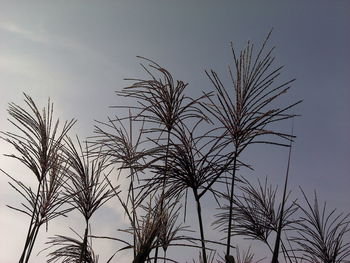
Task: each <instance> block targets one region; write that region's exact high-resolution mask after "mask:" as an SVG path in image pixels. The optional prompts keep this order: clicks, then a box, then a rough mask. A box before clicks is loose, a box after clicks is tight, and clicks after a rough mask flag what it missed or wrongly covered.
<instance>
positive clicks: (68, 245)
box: [46, 233, 98, 263]
mask: <svg viewBox="0 0 350 263" xmlns="http://www.w3.org/2000/svg"><path fill="white" fill-rule="evenodd" d="M76 234H77V233H76ZM77 235H78V234H77ZM78 237H79V239H75V238H72V237H67V236H61V235H56V236H54V237H50V240H49V241H48V242H46V244H48V245H50V247H49V248H56V247H57V249H55V250H54V251H53V252H51V253H50V254H49V255H48V257H49V259H48V260H47V262H48V263H51V262H58V261H61V262H62V263H76V262H84V263H98V256H97V255H95V253H94V251H93V249H92V245H91V243H92V240H91V239H90V242H88V241H85V237H81V236H79V235H78ZM82 251H84V253H83V254H82Z"/></svg>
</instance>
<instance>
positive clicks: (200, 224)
mask: <svg viewBox="0 0 350 263" xmlns="http://www.w3.org/2000/svg"><path fill="white" fill-rule="evenodd" d="M193 194H194V198H195V200H196V203H197V215H198V222H199V231H200V235H201V243H202V254H203V263H207V253H206V249H205V238H204V229H203V221H202V208H201V202H200V198H199V197H198V193H197V190H196V189H193Z"/></svg>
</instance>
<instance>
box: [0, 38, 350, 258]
mask: <svg viewBox="0 0 350 263" xmlns="http://www.w3.org/2000/svg"><path fill="white" fill-rule="evenodd" d="M269 37H270V34H269V35H268V37H267V38H266V40H265V41H264V42H263V44H262V45H261V48H259V49H258V51H257V52H255V50H254V45H253V44H251V43H248V45H247V46H246V48H244V49H243V50H242V51H241V52H240V53H239V54H238V55H237V53H236V52H235V50H234V48H233V46H232V53H233V62H234V65H233V68H229V76H230V78H231V83H230V84H229V87H227V85H225V84H224V83H223V82H222V81H221V79H220V77H219V75H218V74H217V73H216V72H215V71H213V70H210V71H207V72H206V74H207V76H208V77H209V80H210V83H211V84H212V85H213V87H214V91H213V92H211V93H206V92H203V94H202V96H200V97H198V98H195V99H194V98H191V97H190V96H187V95H186V93H185V91H186V88H187V87H188V84H186V83H185V82H183V81H179V80H174V78H173V77H172V75H171V74H170V72H169V71H167V70H166V69H164V68H163V67H161V66H160V65H158V64H157V63H155V62H153V61H151V60H148V59H145V58H141V59H142V60H143V61H144V62H145V63H147V64H148V65H143V64H142V67H143V69H144V70H145V71H146V73H147V74H148V78H146V79H128V80H129V81H132V84H131V85H130V86H128V87H126V88H124V89H122V90H121V91H119V92H117V95H118V96H119V98H120V97H122V98H123V99H124V100H125V101H128V102H129V103H130V105H132V106H119V105H118V106H115V107H114V108H116V109H117V110H118V116H115V117H114V118H108V120H107V121H105V122H103V121H99V122H97V123H96V126H95V130H94V136H92V137H90V138H88V140H87V142H84V144H83V145H84V147H83V146H82V143H81V142H80V140H79V139H77V140H76V142H74V141H73V140H71V139H70V138H69V137H68V136H67V132H68V130H69V129H70V128H71V126H72V125H73V123H74V121H71V122H67V123H65V125H64V127H63V129H62V132H61V133H58V121H57V123H56V124H55V125H54V126H53V127H52V106H51V105H50V103H49V106H48V107H47V109H45V110H44V111H43V113H42V114H41V113H40V112H39V111H38V110H37V108H36V106H35V104H34V102H33V101H32V99H31V98H30V97H29V96H27V95H26V102H27V104H28V105H29V107H30V111H29V112H27V111H25V110H24V109H22V108H21V107H19V106H17V105H15V104H11V105H10V109H9V113H10V115H11V116H12V118H13V119H14V121H12V123H13V124H14V125H15V126H16V128H18V129H19V130H20V132H22V133H23V134H22V135H16V134H13V133H5V134H4V135H5V140H7V141H8V142H9V143H11V144H12V145H14V146H15V148H16V150H17V151H18V152H19V155H10V156H11V157H14V158H17V159H19V160H20V161H21V162H22V163H24V164H25V165H26V166H27V167H28V168H30V170H31V171H32V172H33V173H34V175H35V176H36V178H37V180H38V190H37V192H36V193H35V192H33V191H32V190H31V188H30V187H27V186H25V185H24V184H23V183H22V182H21V181H19V180H16V179H14V178H13V177H10V178H11V179H12V182H11V183H10V184H11V186H12V187H13V188H15V190H16V191H18V192H19V193H20V194H21V195H22V196H24V197H25V199H26V201H27V203H28V204H24V208H14V207H11V208H14V209H16V210H18V211H20V212H23V213H25V214H27V215H29V216H30V217H31V223H30V226H29V230H28V235H27V240H26V242H25V247H24V251H23V255H22V257H21V260H20V262H28V260H29V256H30V253H31V250H32V248H33V245H34V241H35V238H36V235H37V232H38V229H39V227H40V225H42V224H43V223H46V224H48V222H49V220H51V219H53V218H55V217H57V216H59V215H66V214H67V213H68V212H70V211H71V210H73V209H77V210H78V211H79V212H80V214H81V215H82V216H83V218H84V220H85V232H84V234H83V235H81V236H80V235H78V234H77V233H76V234H77V235H78V236H79V239H76V238H73V237H69V236H62V235H56V236H54V237H52V238H51V239H50V240H49V241H48V242H47V244H48V246H49V248H48V249H51V252H50V253H49V255H48V256H49V262H91V263H92V262H97V261H98V256H97V255H96V254H95V252H94V251H93V248H92V239H93V238H104V239H109V240H114V241H117V242H118V243H119V244H122V247H121V248H119V249H116V252H115V253H114V254H113V255H111V256H110V258H109V260H108V262H112V260H114V259H115V258H116V257H117V255H118V253H119V252H120V251H123V250H128V249H130V250H132V252H133V262H134V263H142V262H155V263H156V262H158V261H164V262H166V261H170V262H176V261H175V260H174V259H171V258H169V257H168V256H167V251H168V250H169V249H170V248H171V247H173V246H176V247H178V246H180V247H192V248H196V249H199V251H200V252H199V260H198V261H199V262H203V263H208V262H225V263H232V262H236V263H237V262H241V263H251V262H259V261H256V260H254V258H253V257H254V256H253V253H252V252H251V250H250V249H249V250H247V251H245V252H243V253H242V252H240V250H239V249H238V247H237V246H236V245H237V244H236V243H235V242H233V238H234V237H235V236H244V237H246V238H249V239H251V240H255V241H261V242H263V243H264V244H266V246H267V248H268V249H269V253H271V254H270V256H272V263H277V262H278V258H279V257H280V258H281V257H282V256H283V257H284V259H285V261H286V262H302V261H307V262H324V263H331V262H332V263H335V262H343V260H345V259H346V258H347V257H348V256H349V254H350V252H349V249H350V247H349V246H350V243H347V242H345V241H344V238H345V235H346V234H347V232H349V229H350V228H349V222H348V216H347V215H345V216H342V215H339V216H337V215H336V214H335V212H334V211H332V212H331V213H329V214H327V213H326V210H325V208H323V210H322V213H321V214H320V212H319V208H318V203H317V199H316V201H315V205H314V206H311V205H310V203H309V201H308V199H307V198H306V197H305V200H306V202H307V207H306V208H304V207H303V206H302V205H301V204H299V203H297V201H296V200H290V199H291V198H289V196H290V195H289V192H288V187H287V186H288V178H289V165H290V156H291V152H290V151H289V158H288V168H287V172H286V174H285V176H284V179H285V180H284V185H283V191H282V194H281V193H280V192H279V191H277V187H275V186H273V185H272V184H270V183H268V181H267V180H265V182H264V183H261V182H260V181H259V182H258V184H257V185H255V184H254V183H252V182H251V180H248V179H247V177H245V176H244V177H239V176H238V175H237V172H238V170H240V171H241V170H247V171H251V169H250V168H251V166H250V165H248V164H246V163H244V162H243V161H242V158H241V155H242V153H243V152H244V151H245V149H246V148H248V146H249V147H250V146H252V145H254V144H256V143H261V144H268V145H277V146H284V147H289V149H291V147H292V141H293V139H294V138H295V137H294V136H293V132H292V133H291V134H289V133H285V132H280V131H277V130H275V129H273V127H276V125H273V124H276V123H279V122H280V121H283V120H288V119H292V118H294V117H295V116H296V115H295V114H293V113H290V109H291V108H293V107H294V106H295V105H297V104H298V103H300V101H298V102H296V103H292V104H288V105H287V106H283V107H277V106H276V105H277V102H278V98H280V97H281V96H282V95H284V94H286V93H287V91H288V90H289V88H290V87H289V85H290V84H291V83H292V82H293V81H294V80H291V81H286V82H280V83H279V82H278V81H279V80H278V77H279V75H280V74H281V70H282V67H276V68H275V66H274V64H273V62H274V57H273V56H272V51H273V48H271V49H269V50H267V51H266V47H267V41H268V38H269ZM125 112H127V113H126V114H125ZM9 176H10V175H9ZM121 177H124V178H122V180H123V183H124V184H125V182H126V186H125V188H126V189H125V190H122V188H123V187H119V185H118V184H117V183H115V181H116V180H115V179H121ZM189 194H191V195H192V196H193V200H194V202H195V203H194V205H195V207H196V211H195V212H196V215H197V220H198V230H199V237H194V235H195V234H194V233H193V232H194V231H193V229H190V228H189V227H188V226H186V225H185V223H186V222H185V223H183V222H182V221H181V218H182V217H183V218H184V220H186V214H187V212H186V207H187V203H188V202H190V200H191V199H189ZM304 196H305V195H304ZM113 197H115V198H114V200H115V202H118V204H119V205H121V207H122V208H123V210H124V212H125V216H126V218H127V220H128V221H129V224H130V225H129V227H127V228H124V229H120V231H121V232H120V233H121V236H117V237H114V236H107V235H102V236H101V235H100V236H98V235H93V234H92V233H91V231H89V229H90V228H89V226H90V218H91V217H92V216H93V214H94V213H95V212H96V210H97V209H98V208H100V207H101V206H102V205H103V204H104V203H106V202H107V201H109V200H110V199H111V198H113ZM204 197H206V198H210V197H213V198H214V199H215V200H216V202H217V203H218V206H219V210H218V211H219V212H218V213H217V220H216V221H215V222H214V225H215V227H214V228H216V229H218V230H219V231H220V233H221V234H222V238H221V239H220V240H208V239H207V238H206V230H207V228H208V226H207V225H206V224H205V223H206V222H204V221H203V214H204V210H203V199H204ZM300 213H301V214H303V215H304V216H303V215H301V216H300ZM298 215H299V216H300V217H299V218H298ZM332 217H333V219H332ZM301 229H304V231H301ZM74 232H75V231H74ZM189 232H191V234H189ZM123 233H126V234H127V237H126V238H124V236H123ZM190 235H191V236H190ZM218 247H220V248H225V250H226V252H225V253H224V254H223V255H218V254H217V253H216V250H217V248H218ZM280 247H281V249H280ZM231 251H233V252H232V253H231ZM117 260H118V259H117ZM193 262H195V260H193Z"/></svg>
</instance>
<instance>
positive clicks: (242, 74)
mask: <svg viewBox="0 0 350 263" xmlns="http://www.w3.org/2000/svg"><path fill="white" fill-rule="evenodd" d="M269 37H270V34H269V35H268V36H267V38H266V39H265V41H264V42H263V44H262V46H261V48H260V49H259V51H258V54H257V55H255V54H254V46H253V44H251V43H250V42H248V44H247V46H246V48H244V49H243V50H242V51H241V52H240V54H239V57H237V56H236V51H235V50H234V48H233V45H231V46H232V53H233V60H234V69H235V71H234V72H232V70H231V68H229V75H230V78H231V81H232V84H231V85H232V86H233V93H232V94H231V93H230V92H229V91H228V90H227V89H226V88H225V85H224V84H223V83H222V81H221V80H220V78H219V76H218V74H217V73H216V72H215V71H213V70H211V71H210V72H206V73H207V76H208V77H209V79H210V81H211V82H212V84H213V86H214V87H215V90H216V92H217V93H216V96H207V99H208V103H206V104H203V106H204V107H205V108H206V109H207V110H208V111H209V112H210V113H211V114H212V116H213V117H214V118H215V119H216V120H217V121H218V122H219V123H220V124H221V127H220V129H222V130H223V131H222V133H223V134H224V135H225V136H227V144H228V145H232V146H233V151H232V156H233V161H232V162H233V170H232V178H231V182H230V193H229V196H230V198H229V200H228V201H229V220H228V226H227V229H228V231H227V244H226V254H227V255H229V254H230V244H231V231H232V230H231V229H232V211H233V202H234V200H233V198H234V184H235V180H236V170H237V160H238V158H239V156H240V154H241V153H242V151H243V150H244V149H246V147H247V146H248V145H251V144H254V143H263V144H275V145H281V146H288V144H285V143H283V142H278V141H276V140H273V139H269V138H268V136H272V137H278V138H281V139H284V140H290V139H291V138H292V137H293V136H291V135H289V134H285V133H281V132H277V131H274V130H272V129H270V128H268V127H269V125H270V124H271V123H274V122H278V121H281V120H285V119H289V118H292V117H294V116H295V115H293V114H289V113H287V111H288V110H289V109H290V108H292V107H293V106H295V105H296V104H298V103H300V101H299V102H296V103H293V104H291V105H288V106H286V107H282V108H278V107H274V106H273V102H274V101H275V100H276V99H277V98H278V97H280V96H281V95H282V94H285V93H286V92H287V91H288V90H289V84H291V83H292V82H293V81H294V80H290V81H287V82H283V83H281V84H275V81H276V80H277V78H278V76H279V75H280V74H281V70H282V68H283V67H278V68H273V62H274V57H273V56H272V51H273V48H271V49H270V50H268V51H267V52H265V49H266V44H267V41H268V39H269ZM215 98H216V99H215ZM217 130H218V128H217V129H216V131H217ZM258 137H259V138H261V139H260V140H258Z"/></svg>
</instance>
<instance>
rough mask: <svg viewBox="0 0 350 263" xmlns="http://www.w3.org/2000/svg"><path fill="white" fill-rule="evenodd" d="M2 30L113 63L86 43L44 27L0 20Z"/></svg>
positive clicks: (29, 39)
mask: <svg viewBox="0 0 350 263" xmlns="http://www.w3.org/2000/svg"><path fill="white" fill-rule="evenodd" d="M0 30H3V31H6V32H8V33H12V34H16V35H18V36H20V37H22V38H24V39H26V40H28V41H31V42H35V43H38V44H42V45H47V46H50V47H57V48H63V49H67V50H70V51H72V52H74V53H77V54H79V55H83V56H84V57H89V58H91V59H93V60H97V61H99V62H100V63H108V64H110V63H111V62H110V61H109V60H108V59H107V57H106V56H104V55H103V54H101V53H100V52H97V51H96V50H94V49H92V48H90V47H88V46H86V45H84V44H83V43H81V42H79V41H76V40H75V39H72V38H67V37H65V36H62V35H57V34H53V33H52V32H49V31H47V30H45V29H42V28H41V29H28V28H26V27H24V26H20V25H18V24H14V23H12V22H7V21H0Z"/></svg>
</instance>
